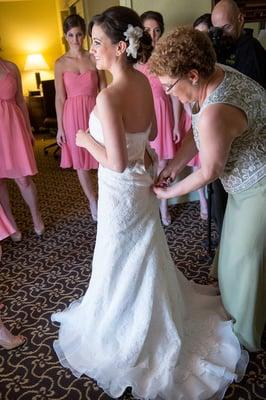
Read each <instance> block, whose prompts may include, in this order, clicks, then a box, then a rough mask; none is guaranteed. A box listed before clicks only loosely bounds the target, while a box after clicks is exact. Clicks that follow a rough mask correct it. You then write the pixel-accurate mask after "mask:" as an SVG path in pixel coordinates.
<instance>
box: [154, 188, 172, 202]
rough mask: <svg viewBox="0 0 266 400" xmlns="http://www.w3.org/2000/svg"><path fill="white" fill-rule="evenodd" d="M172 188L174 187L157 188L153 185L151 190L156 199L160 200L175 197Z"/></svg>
mask: <svg viewBox="0 0 266 400" xmlns="http://www.w3.org/2000/svg"><path fill="white" fill-rule="evenodd" d="M174 187H175V186H166V185H165V186H157V185H154V186H153V188H152V190H153V191H154V193H155V194H156V196H157V198H158V199H160V200H162V199H170V198H171V197H174V196H175V193H174Z"/></svg>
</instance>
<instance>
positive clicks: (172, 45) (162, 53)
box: [149, 26, 216, 78]
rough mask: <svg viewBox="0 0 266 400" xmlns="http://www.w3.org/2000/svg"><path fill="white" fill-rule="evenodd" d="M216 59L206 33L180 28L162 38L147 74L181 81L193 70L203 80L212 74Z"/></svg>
mask: <svg viewBox="0 0 266 400" xmlns="http://www.w3.org/2000/svg"><path fill="white" fill-rule="evenodd" d="M215 62H216V55H215V51H214V48H213V45H212V42H211V40H210V39H209V37H208V35H207V34H206V33H205V32H200V31H197V30H196V29H193V28H190V27H185V26H181V27H178V28H176V29H174V30H173V31H171V32H169V33H167V34H166V35H164V36H163V37H162V38H161V39H160V40H159V41H158V42H157V44H156V46H155V49H154V51H153V53H152V55H151V57H150V59H149V69H150V72H151V73H153V74H155V75H158V76H163V75H168V76H169V77H171V78H174V77H183V76H185V75H186V74H187V73H188V72H189V71H191V70H192V69H196V70H197V71H198V73H199V75H200V76H201V77H203V78H207V77H209V76H210V75H211V74H212V72H213V71H214V67H215Z"/></svg>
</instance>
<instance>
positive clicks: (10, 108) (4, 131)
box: [0, 60, 37, 178]
mask: <svg viewBox="0 0 266 400" xmlns="http://www.w3.org/2000/svg"><path fill="white" fill-rule="evenodd" d="M0 64H1V66H2V68H3V69H4V70H5V71H6V75H4V77H3V78H2V79H0V121H1V122H0V178H20V177H22V176H28V175H35V174H36V173H37V167H36V162H35V158H34V152H33V148H32V143H31V133H30V132H29V131H28V128H27V125H26V121H25V118H24V115H23V113H22V110H21V109H20V108H19V106H18V105H17V103H16V93H17V80H16V76H14V75H13V73H12V72H10V71H9V70H8V69H7V67H6V65H5V63H3V62H2V61H1V60H0Z"/></svg>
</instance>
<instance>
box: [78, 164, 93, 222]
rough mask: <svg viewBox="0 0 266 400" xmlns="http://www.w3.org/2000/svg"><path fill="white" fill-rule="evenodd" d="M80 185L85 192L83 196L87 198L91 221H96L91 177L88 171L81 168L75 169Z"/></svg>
mask: <svg viewBox="0 0 266 400" xmlns="http://www.w3.org/2000/svg"><path fill="white" fill-rule="evenodd" d="M77 174H78V178H79V182H80V185H81V187H82V189H83V192H84V193H85V196H86V197H87V199H88V200H89V203H90V209H91V217H92V219H93V221H97V202H98V200H97V196H96V193H95V191H94V188H93V184H92V179H91V177H90V173H89V171H85V170H83V169H78V170H77Z"/></svg>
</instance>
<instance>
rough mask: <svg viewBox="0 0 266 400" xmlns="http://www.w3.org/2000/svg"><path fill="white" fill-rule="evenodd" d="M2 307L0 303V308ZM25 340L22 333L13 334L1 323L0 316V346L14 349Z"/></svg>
mask: <svg viewBox="0 0 266 400" xmlns="http://www.w3.org/2000/svg"><path fill="white" fill-rule="evenodd" d="M2 308H3V304H0V310H1V309H2ZM25 341H26V338H25V337H24V336H22V335H17V336H14V335H13V334H12V333H11V332H10V331H9V330H8V329H7V328H6V327H5V325H4V324H3V322H2V320H1V318H0V346H2V347H3V348H4V349H6V350H12V349H15V348H16V347H18V346H21V345H22V344H24V343H25Z"/></svg>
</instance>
